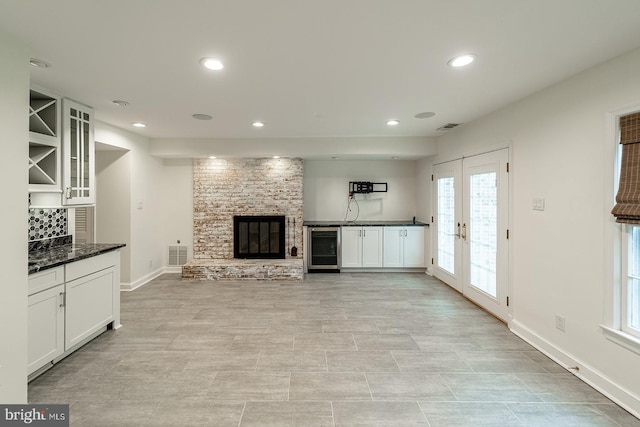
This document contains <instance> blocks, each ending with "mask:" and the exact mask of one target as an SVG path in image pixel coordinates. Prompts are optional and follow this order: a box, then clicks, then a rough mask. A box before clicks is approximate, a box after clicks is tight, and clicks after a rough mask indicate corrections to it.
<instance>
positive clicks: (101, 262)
mask: <svg viewBox="0 0 640 427" xmlns="http://www.w3.org/2000/svg"><path fill="white" fill-rule="evenodd" d="M119 259H120V252H119V251H113V252H107V253H106V254H102V255H97V256H94V257H91V258H87V259H83V260H80V261H75V262H72V263H69V264H67V265H66V269H67V271H66V273H67V277H66V281H67V282H70V281H71V280H75V279H78V278H80V277H84V276H87V275H89V274H92V273H95V272H97V271H100V270H104V269H105V268H109V267H113V266H114V265H116V263H117V262H118V260H119Z"/></svg>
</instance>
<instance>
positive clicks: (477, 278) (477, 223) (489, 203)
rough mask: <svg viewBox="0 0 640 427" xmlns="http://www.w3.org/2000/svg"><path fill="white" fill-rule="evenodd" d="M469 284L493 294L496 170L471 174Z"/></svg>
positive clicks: (496, 230) (496, 247)
mask: <svg viewBox="0 0 640 427" xmlns="http://www.w3.org/2000/svg"><path fill="white" fill-rule="evenodd" d="M469 185H470V196H469V205H470V206H469V211H470V217H469V236H468V239H469V268H470V280H469V284H470V285H471V286H474V287H476V288H478V289H480V290H481V291H483V292H485V293H487V294H489V295H491V296H492V297H494V298H495V297H496V261H497V251H498V228H497V227H498V198H497V186H496V173H495V172H489V173H481V174H477V175H471V177H470V183H469Z"/></svg>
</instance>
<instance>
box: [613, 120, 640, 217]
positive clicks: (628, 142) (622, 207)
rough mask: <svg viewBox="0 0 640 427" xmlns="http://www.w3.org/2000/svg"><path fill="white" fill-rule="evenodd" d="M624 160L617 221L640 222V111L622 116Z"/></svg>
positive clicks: (616, 213)
mask: <svg viewBox="0 0 640 427" xmlns="http://www.w3.org/2000/svg"><path fill="white" fill-rule="evenodd" d="M620 144H622V160H621V162H620V163H621V164H620V183H619V185H618V194H617V195H616V205H615V206H614V207H613V209H612V210H611V213H612V214H613V215H614V216H615V217H616V222H621V223H625V224H640V113H633V114H629V115H627V116H622V117H620Z"/></svg>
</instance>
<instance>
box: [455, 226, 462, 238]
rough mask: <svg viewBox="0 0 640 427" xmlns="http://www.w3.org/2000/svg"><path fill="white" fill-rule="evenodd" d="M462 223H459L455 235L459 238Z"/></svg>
mask: <svg viewBox="0 0 640 427" xmlns="http://www.w3.org/2000/svg"><path fill="white" fill-rule="evenodd" d="M460 235H461V234H460V223H458V232H457V233H456V234H455V236H456V237H457V238H458V239H459V238H460Z"/></svg>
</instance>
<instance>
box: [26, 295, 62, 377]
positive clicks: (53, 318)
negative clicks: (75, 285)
mask: <svg viewBox="0 0 640 427" xmlns="http://www.w3.org/2000/svg"><path fill="white" fill-rule="evenodd" d="M28 306H29V308H28V311H27V312H28V331H27V335H28V339H27V345H28V353H27V354H28V356H27V357H28V361H27V371H28V372H27V374H28V375H31V374H32V373H33V372H35V371H37V370H38V369H40V368H41V367H42V366H44V365H46V364H47V363H49V362H51V361H52V360H54V359H55V358H57V357H58V356H61V355H62V353H64V284H60V285H58V286H54V287H53V288H50V289H47V290H44V291H42V292H38V293H36V294H33V295H30V296H29V299H28Z"/></svg>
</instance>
